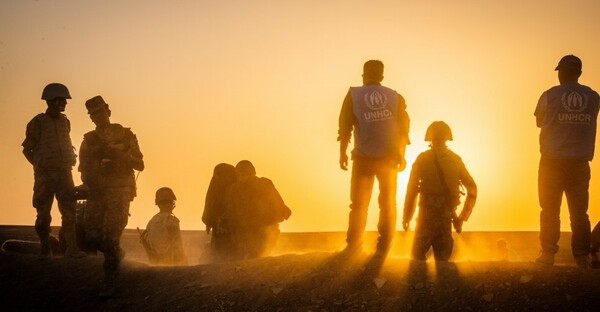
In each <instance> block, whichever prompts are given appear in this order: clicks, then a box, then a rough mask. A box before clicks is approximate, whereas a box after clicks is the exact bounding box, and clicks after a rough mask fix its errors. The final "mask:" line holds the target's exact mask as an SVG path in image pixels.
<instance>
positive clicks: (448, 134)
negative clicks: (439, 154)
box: [425, 121, 452, 142]
mask: <svg viewBox="0 0 600 312" xmlns="http://www.w3.org/2000/svg"><path fill="white" fill-rule="evenodd" d="M435 140H438V141H439V140H441V141H452V130H450V126H448V124H446V123H445V122H443V121H434V122H432V123H431V125H429V127H428V128H427V132H425V141H430V142H431V141H435Z"/></svg>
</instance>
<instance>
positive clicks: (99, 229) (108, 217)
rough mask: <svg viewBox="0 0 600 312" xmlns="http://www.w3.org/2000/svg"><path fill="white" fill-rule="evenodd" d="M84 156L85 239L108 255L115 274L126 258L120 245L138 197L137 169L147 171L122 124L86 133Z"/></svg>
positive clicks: (134, 141)
mask: <svg viewBox="0 0 600 312" xmlns="http://www.w3.org/2000/svg"><path fill="white" fill-rule="evenodd" d="M80 154H81V155H80V157H81V162H80V165H79V171H80V172H81V180H82V181H83V183H84V184H86V185H87V186H88V187H89V189H90V191H89V197H88V200H87V206H86V209H85V214H84V221H83V222H84V229H85V234H86V235H85V237H86V240H87V243H88V244H91V245H93V246H94V247H95V248H97V249H98V250H100V251H101V252H103V253H104V269H105V271H107V272H115V271H116V269H117V267H118V264H119V262H120V260H121V258H122V255H123V253H122V251H121V248H120V246H119V245H120V238H121V234H122V232H123V229H124V228H125V226H126V225H127V219H128V216H129V204H130V202H131V201H132V200H133V198H134V197H135V196H136V184H135V175H134V171H133V170H134V169H137V170H140V171H141V170H143V169H144V162H143V159H142V158H143V155H142V153H141V151H140V148H139V146H138V142H137V138H136V136H135V135H134V134H133V132H131V130H130V129H129V128H124V127H123V126H121V125H119V124H110V125H108V126H107V127H104V128H100V129H99V128H97V129H96V130H94V131H91V132H88V133H86V134H85V136H84V138H83V142H82V143H81V149H80Z"/></svg>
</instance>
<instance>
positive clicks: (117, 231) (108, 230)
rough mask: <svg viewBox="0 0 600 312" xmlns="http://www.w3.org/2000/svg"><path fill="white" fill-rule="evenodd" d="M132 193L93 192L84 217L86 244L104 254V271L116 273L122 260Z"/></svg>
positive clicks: (117, 191) (114, 191)
mask: <svg viewBox="0 0 600 312" xmlns="http://www.w3.org/2000/svg"><path fill="white" fill-rule="evenodd" d="M131 200H132V195H131V192H130V191H128V190H127V191H124V190H120V189H119V190H106V191H102V192H101V193H94V192H92V193H91V194H90V196H89V198H88V200H87V204H86V208H85V213H84V216H83V226H84V229H85V230H84V231H85V239H86V244H87V245H89V246H90V247H94V248H96V249H97V250H99V251H101V252H102V253H104V270H105V271H108V272H115V271H116V270H117V267H118V266H119V263H120V262H121V258H122V251H121V246H120V245H121V234H122V233H123V230H124V229H125V226H126V225H127V221H128V218H129V204H130V203H131Z"/></svg>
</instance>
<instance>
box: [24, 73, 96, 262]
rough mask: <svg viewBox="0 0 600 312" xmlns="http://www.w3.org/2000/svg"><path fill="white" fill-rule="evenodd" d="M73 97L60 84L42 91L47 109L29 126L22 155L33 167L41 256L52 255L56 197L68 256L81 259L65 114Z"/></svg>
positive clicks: (34, 197)
mask: <svg viewBox="0 0 600 312" xmlns="http://www.w3.org/2000/svg"><path fill="white" fill-rule="evenodd" d="M70 98H71V95H70V94H69V90H68V89H67V87H66V86H65V85H63V84H60V83H51V84H48V85H47V86H46V87H45V88H44V90H43V91H42V99H43V100H46V104H47V105H48V108H47V109H46V112H45V113H41V114H38V115H37V116H35V117H34V118H33V119H32V120H31V121H30V122H29V123H28V124H27V130H26V132H25V140H24V141H23V144H22V145H23V154H24V155H25V157H26V158H27V160H28V161H29V162H30V163H31V164H32V165H33V171H34V179H35V182H34V186H33V207H34V208H35V209H36V210H37V216H36V220H35V231H36V233H37V235H38V237H39V240H40V245H41V250H40V254H41V255H43V256H49V255H51V254H52V252H51V248H50V244H49V241H48V240H49V237H50V232H51V228H50V223H51V221H52V217H51V215H50V210H51V209H52V203H53V201H54V197H56V201H57V202H58V210H59V211H60V214H61V218H62V231H63V232H64V237H65V241H66V242H65V243H66V247H67V248H66V252H65V256H67V257H71V258H81V257H84V256H85V253H83V252H82V251H81V250H79V249H78V248H77V244H76V238H75V202H76V200H75V198H74V197H73V188H74V184H73V175H72V172H71V171H72V169H73V166H74V165H75V159H76V157H77V156H76V155H75V151H74V147H73V144H72V143H71V137H70V132H71V123H70V121H69V119H67V116H66V115H65V114H63V112H64V111H65V107H66V105H67V99H70Z"/></svg>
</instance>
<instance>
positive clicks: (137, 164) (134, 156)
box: [128, 134, 144, 171]
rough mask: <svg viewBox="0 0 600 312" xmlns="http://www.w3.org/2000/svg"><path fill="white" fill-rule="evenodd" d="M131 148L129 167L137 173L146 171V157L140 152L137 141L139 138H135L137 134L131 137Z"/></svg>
mask: <svg viewBox="0 0 600 312" xmlns="http://www.w3.org/2000/svg"><path fill="white" fill-rule="evenodd" d="M129 146H130V153H129V160H128V163H129V165H130V166H131V168H133V169H135V170H137V171H143V170H144V155H143V154H142V152H141V151H140V146H139V144H138V140H137V137H136V136H135V134H133V135H132V136H131V141H130V145H129Z"/></svg>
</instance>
